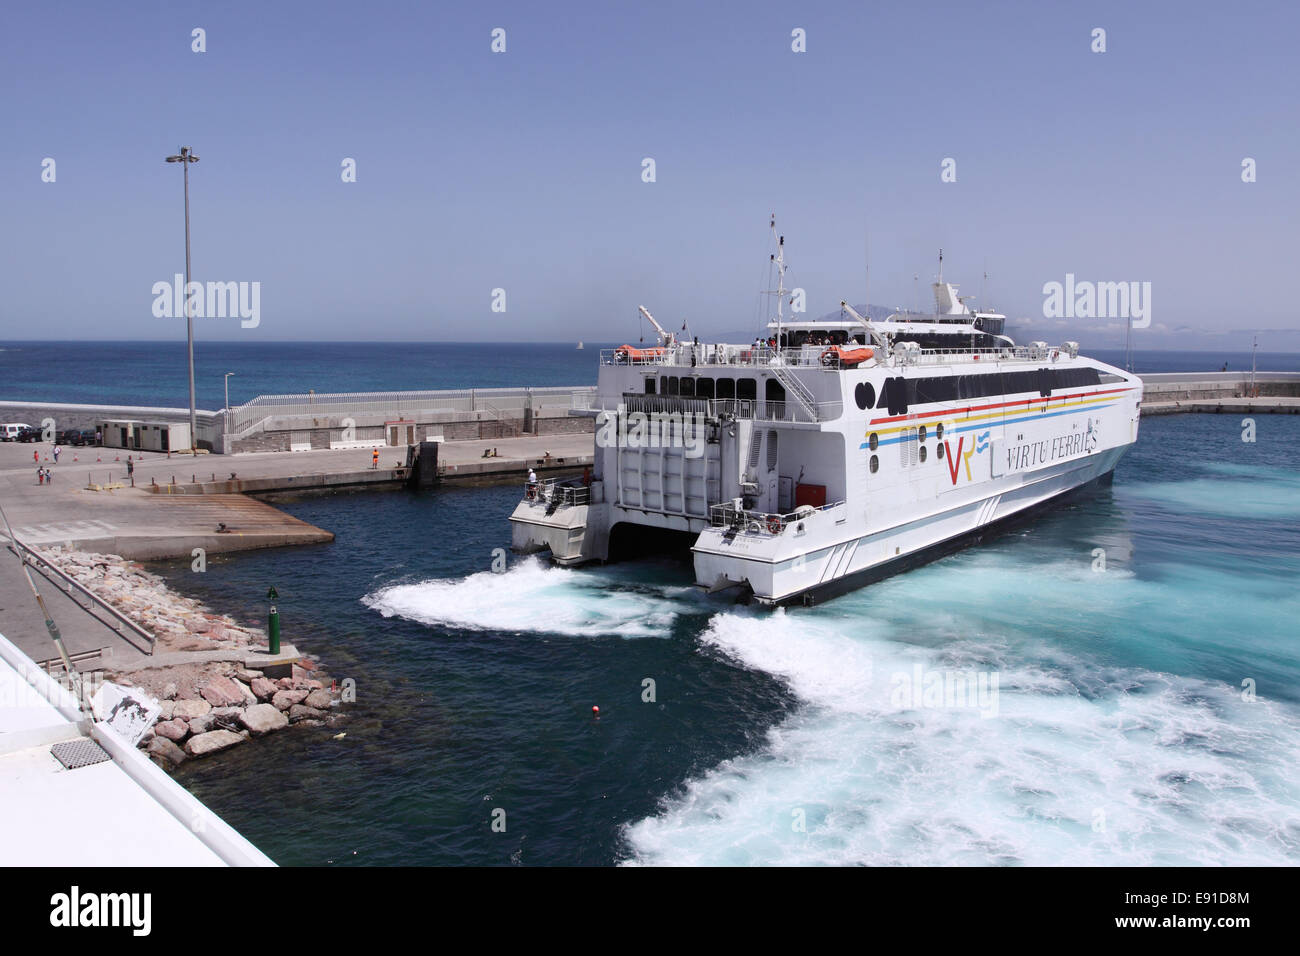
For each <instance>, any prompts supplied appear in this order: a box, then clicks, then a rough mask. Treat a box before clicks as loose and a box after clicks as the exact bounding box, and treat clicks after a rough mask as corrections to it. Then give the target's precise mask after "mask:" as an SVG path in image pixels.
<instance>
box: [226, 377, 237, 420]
mask: <svg viewBox="0 0 1300 956" xmlns="http://www.w3.org/2000/svg"><path fill="white" fill-rule="evenodd" d="M234 374H235V373H234V372H227V373H226V417H227V418H229V417H230V376H232V375H234Z"/></svg>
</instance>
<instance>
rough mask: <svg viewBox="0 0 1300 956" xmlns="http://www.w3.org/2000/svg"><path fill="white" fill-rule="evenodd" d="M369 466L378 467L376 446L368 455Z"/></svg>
mask: <svg viewBox="0 0 1300 956" xmlns="http://www.w3.org/2000/svg"><path fill="white" fill-rule="evenodd" d="M370 467H371V468H378V467H379V449H378V448H376V449H375V450H374V452H373V453H372V454H371V455H370Z"/></svg>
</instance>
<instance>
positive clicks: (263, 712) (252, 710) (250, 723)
mask: <svg viewBox="0 0 1300 956" xmlns="http://www.w3.org/2000/svg"><path fill="white" fill-rule="evenodd" d="M240 719H241V720H242V721H243V724H244V726H245V727H247V728H248V730H249V732H250V733H252V734H253V736H255V737H260V736H262V735H263V734H269V733H270V732H271V731H273V730H279V729H280V728H282V727H288V726H289V718H288V717H286V716H284V714H282V713H280V711H278V710H276V708H275V706H274V705H273V704H254V705H253V706H252V707H249V708H248V709H247V710H246V711H244V714H243V717H241V718H240Z"/></svg>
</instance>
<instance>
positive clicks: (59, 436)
mask: <svg viewBox="0 0 1300 956" xmlns="http://www.w3.org/2000/svg"><path fill="white" fill-rule="evenodd" d="M79 434H80V430H79V429H76V428H60V429H59V430H58V431H56V432H55V433H54V444H56V445H75V444H76V443H77V435H79Z"/></svg>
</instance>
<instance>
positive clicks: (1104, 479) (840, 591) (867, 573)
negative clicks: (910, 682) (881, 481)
mask: <svg viewBox="0 0 1300 956" xmlns="http://www.w3.org/2000/svg"><path fill="white" fill-rule="evenodd" d="M1114 477H1115V472H1114V470H1113V469H1112V470H1110V471H1107V472H1105V473H1104V474H1101V475H1098V476H1097V477H1095V478H1091V479H1089V480H1087V481H1085V482H1084V483H1083V484H1081V485H1076V486H1075V487H1072V488H1067V489H1066V490H1064V491H1060V492H1057V493H1056V494H1054V495H1052V496H1051V497H1049V498H1047V499H1045V500H1043V501H1039V502H1038V503H1036V504H1033V505H1029V506H1028V507H1026V508H1023V509H1022V510H1020V511H1016V512H1012V513H1011V514H1007V515H1005V516H1003V517H1001V518H996V519H994V520H993V521H992V522H990V523H989V524H987V525H983V526H981V527H979V528H974V529H971V530H969V531H966V532H963V533H960V534H957V535H955V536H954V537H951V538H948V539H946V540H944V541H940V542H938V543H936V544H932V545H928V546H926V547H923V548H921V549H919V550H917V551H914V552H912V553H911V554H905V555H901V556H899V557H897V558H892V559H890V560H887V561H885V562H884V563H882V564H879V565H876V566H874V567H869V568H863V569H862V570H860V571H854V572H850V573H848V574H846V575H844V576H843V577H839V578H835V579H833V580H831V581H828V582H826V583H824V584H818V585H817V586H815V587H812V588H809V589H808V590H806V591H801V592H799V593H797V594H791V595H788V596H787V597H784V598H781V599H780V600H777V601H766V602H755V603H762V604H765V605H767V606H770V607H788V606H803V607H811V606H813V605H815V604H821V603H822V602H823V601H829V600H831V599H832V598H837V597H840V596H842V595H844V594H848V593H850V592H852V591H856V590H859V589H860V588H864V587H867V586H869V585H872V584H875V583H876V582H878V581H883V580H884V579H885V578H889V577H893V576H894V575H895V574H902V573H903V572H905V571H912V570H915V569H916V568H920V567H923V566H924V565H927V564H930V563H931V562H934V561H938V560H940V559H942V558H946V557H949V556H950V555H953V554H956V553H957V552H959V551H962V550H964V549H966V548H969V547H972V546H974V545H978V544H980V543H982V542H984V541H987V540H990V539H992V538H995V537H997V536H998V535H1002V534H1006V533H1007V532H1009V531H1012V530H1014V529H1016V528H1022V527H1024V526H1026V525H1028V524H1031V523H1032V522H1033V521H1034V519H1036V518H1039V517H1042V516H1043V515H1045V514H1046V513H1049V512H1051V511H1052V510H1054V509H1056V508H1058V507H1060V506H1061V505H1063V504H1065V503H1067V502H1068V501H1071V500H1073V499H1076V498H1083V497H1087V496H1088V495H1089V494H1092V493H1094V492H1095V491H1096V490H1097V489H1099V488H1103V487H1106V486H1109V485H1110V483H1111V481H1112V480H1113V479H1114ZM750 596H751V597H752V595H750Z"/></svg>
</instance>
